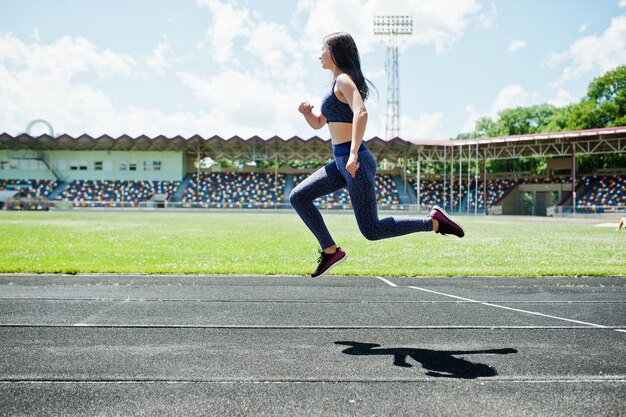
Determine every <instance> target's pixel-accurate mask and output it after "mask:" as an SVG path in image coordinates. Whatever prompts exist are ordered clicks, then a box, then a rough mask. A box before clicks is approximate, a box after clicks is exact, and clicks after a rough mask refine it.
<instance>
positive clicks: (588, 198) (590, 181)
mask: <svg viewBox="0 0 626 417" xmlns="http://www.w3.org/2000/svg"><path fill="white" fill-rule="evenodd" d="M583 183H584V185H585V190H584V192H583V195H582V196H581V197H580V199H578V201H576V204H577V205H578V206H583V207H597V206H626V177H624V176H611V177H607V176H591V177H585V179H584V181H583Z"/></svg>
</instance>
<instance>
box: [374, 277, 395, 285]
mask: <svg viewBox="0 0 626 417" xmlns="http://www.w3.org/2000/svg"><path fill="white" fill-rule="evenodd" d="M374 278H378V279H379V280H381V281H382V282H384V283H385V284H388V285H391V286H392V287H397V285H396V284H394V283H393V282H391V281H389V280H388V279H385V278H383V277H374Z"/></svg>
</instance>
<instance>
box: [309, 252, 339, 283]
mask: <svg viewBox="0 0 626 417" xmlns="http://www.w3.org/2000/svg"><path fill="white" fill-rule="evenodd" d="M319 252H320V257H319V258H318V259H317V262H318V265H317V269H316V270H315V271H314V272H313V273H312V274H311V277H313V278H318V277H321V276H322V275H324V274H326V273H327V272H328V271H330V270H331V269H333V268H334V267H335V266H337V265H339V264H340V263H342V262H343V261H345V260H346V258H347V257H348V254H347V253H346V251H344V250H343V249H341V248H339V247H338V248H337V251H335V253H331V254H328V253H324V251H322V250H321V249H320V250H319Z"/></svg>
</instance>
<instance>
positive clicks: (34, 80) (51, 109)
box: [0, 34, 135, 134]
mask: <svg viewBox="0 0 626 417" xmlns="http://www.w3.org/2000/svg"><path fill="white" fill-rule="evenodd" d="M134 66H135V60H134V59H133V58H131V57H129V56H127V55H123V54H118V53H115V52H112V51H111V50H108V49H106V50H103V51H102V50H98V48H96V47H95V46H94V45H93V44H92V43H91V42H89V41H88V40H86V39H84V38H72V37H69V36H64V37H62V38H60V39H58V40H57V41H55V42H53V43H51V44H48V45H41V44H39V43H32V44H25V43H23V42H22V41H21V40H19V39H17V38H16V37H14V36H13V35H11V34H7V35H4V36H2V37H0V85H1V86H2V88H0V125H1V126H2V127H3V130H5V131H13V132H20V131H23V129H24V128H25V126H26V124H27V123H28V122H29V121H30V120H33V119H38V118H43V119H46V120H48V121H50V122H52V124H53V126H54V128H55V130H56V131H68V130H70V129H72V130H74V131H75V132H77V133H78V134H80V133H83V132H85V131H86V130H88V129H90V128H91V127H92V126H93V125H94V123H97V122H98V119H99V118H100V117H101V116H102V115H106V114H110V113H111V112H113V111H114V109H113V105H112V103H111V100H110V99H109V98H108V97H107V96H106V95H105V94H104V93H103V92H102V91H100V90H99V89H97V88H94V87H92V86H90V85H88V84H87V83H86V82H84V81H78V80H76V78H77V77H78V76H82V75H84V74H92V75H97V76H98V77H100V78H104V77H110V76H114V75H127V74H130V73H131V72H132V70H133V67H134ZM110 122H111V124H112V125H115V121H114V120H111V121H110Z"/></svg>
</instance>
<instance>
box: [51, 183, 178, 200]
mask: <svg viewBox="0 0 626 417" xmlns="http://www.w3.org/2000/svg"><path fill="white" fill-rule="evenodd" d="M179 185H180V181H91V180H77V181H72V182H71V183H69V184H68V185H67V186H66V187H65V188H64V189H63V191H62V192H61V193H60V194H59V195H58V196H57V197H56V200H63V201H70V202H73V203H75V204H74V205H76V206H88V205H91V204H89V202H102V201H104V202H116V203H122V202H126V203H129V204H130V205H135V204H136V203H138V202H140V201H146V200H149V199H150V197H152V196H153V195H154V194H167V195H171V194H173V193H174V191H176V189H177V188H178V186H179Z"/></svg>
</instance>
